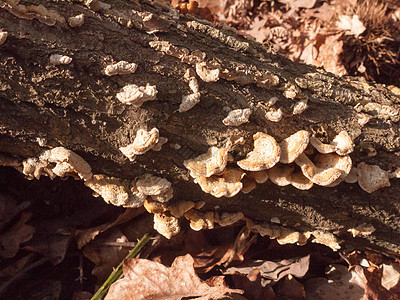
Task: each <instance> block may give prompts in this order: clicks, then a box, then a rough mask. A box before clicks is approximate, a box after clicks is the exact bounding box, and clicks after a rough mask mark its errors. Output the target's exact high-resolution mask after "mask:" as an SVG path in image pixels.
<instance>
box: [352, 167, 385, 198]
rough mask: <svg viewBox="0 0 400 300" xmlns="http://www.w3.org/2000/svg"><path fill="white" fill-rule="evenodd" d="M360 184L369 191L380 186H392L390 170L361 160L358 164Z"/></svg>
mask: <svg viewBox="0 0 400 300" xmlns="http://www.w3.org/2000/svg"><path fill="white" fill-rule="evenodd" d="M357 170H358V172H357V174H358V184H359V185H360V187H361V188H362V189H363V190H364V191H366V192H367V193H373V192H375V191H377V190H379V189H380V188H383V187H385V186H390V182H389V172H387V171H384V170H382V169H381V168H380V167H379V166H376V165H367V164H366V163H364V162H361V163H359V164H358V165H357Z"/></svg>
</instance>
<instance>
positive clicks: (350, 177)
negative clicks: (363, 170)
mask: <svg viewBox="0 0 400 300" xmlns="http://www.w3.org/2000/svg"><path fill="white" fill-rule="evenodd" d="M357 174H358V170H357V168H356V167H354V166H353V167H352V168H351V170H350V172H349V174H347V176H346V178H345V179H344V181H345V182H347V183H356V182H357V181H358V175H357Z"/></svg>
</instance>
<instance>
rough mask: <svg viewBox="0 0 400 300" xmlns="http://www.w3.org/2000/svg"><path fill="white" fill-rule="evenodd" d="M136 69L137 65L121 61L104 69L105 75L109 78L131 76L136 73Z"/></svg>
mask: <svg viewBox="0 0 400 300" xmlns="http://www.w3.org/2000/svg"><path fill="white" fill-rule="evenodd" d="M136 68H137V64H135V63H128V62H127V61H124V60H121V61H119V62H117V63H115V64H111V65H108V66H106V67H105V69H104V74H106V75H107V76H113V75H123V74H131V73H134V72H135V71H136Z"/></svg>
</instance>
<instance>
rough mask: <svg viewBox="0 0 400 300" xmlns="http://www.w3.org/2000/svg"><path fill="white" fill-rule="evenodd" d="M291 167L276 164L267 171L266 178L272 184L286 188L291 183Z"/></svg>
mask: <svg viewBox="0 0 400 300" xmlns="http://www.w3.org/2000/svg"><path fill="white" fill-rule="evenodd" d="M293 171H294V167H293V166H287V165H281V164H277V165H275V166H273V167H272V168H271V169H268V171H267V172H268V178H269V180H271V181H272V183H274V184H276V185H279V186H286V185H289V184H291V182H292V173H293Z"/></svg>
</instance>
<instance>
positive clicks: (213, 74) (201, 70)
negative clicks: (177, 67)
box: [196, 62, 219, 82]
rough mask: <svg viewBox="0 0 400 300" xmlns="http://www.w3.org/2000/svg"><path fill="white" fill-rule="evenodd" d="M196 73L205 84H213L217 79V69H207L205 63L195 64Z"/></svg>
mask: <svg viewBox="0 0 400 300" xmlns="http://www.w3.org/2000/svg"><path fill="white" fill-rule="evenodd" d="M196 73H197V75H199V77H200V78H201V80H203V81H205V82H214V81H217V80H218V79H219V69H212V68H209V67H207V64H206V63H205V62H201V63H198V64H196Z"/></svg>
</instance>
